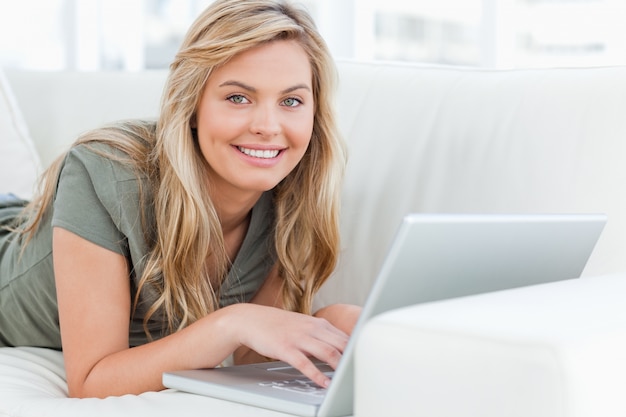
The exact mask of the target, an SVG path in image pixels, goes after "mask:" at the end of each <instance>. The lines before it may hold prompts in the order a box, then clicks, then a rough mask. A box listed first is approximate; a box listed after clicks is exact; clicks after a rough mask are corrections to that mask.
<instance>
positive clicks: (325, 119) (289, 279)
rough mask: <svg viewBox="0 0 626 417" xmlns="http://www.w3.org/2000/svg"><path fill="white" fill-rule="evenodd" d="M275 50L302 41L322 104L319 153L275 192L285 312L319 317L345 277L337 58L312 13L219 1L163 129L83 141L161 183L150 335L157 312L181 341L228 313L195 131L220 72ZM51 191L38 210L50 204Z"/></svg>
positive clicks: (150, 270)
mask: <svg viewBox="0 0 626 417" xmlns="http://www.w3.org/2000/svg"><path fill="white" fill-rule="evenodd" d="M275 40H294V41H296V42H298V43H299V45H300V46H301V47H302V48H303V49H304V51H305V52H306V54H307V55H308V57H309V60H310V63H311V69H312V74H313V80H312V84H313V95H314V99H315V105H316V109H315V116H314V126H313V133H312V137H311V142H310V145H309V147H308V149H307V151H306V153H305V155H304V157H303V159H302V160H301V161H300V163H299V164H298V165H297V166H296V168H295V169H294V170H293V171H292V172H291V173H290V174H289V175H288V176H287V177H286V178H285V179H284V180H283V181H282V182H281V183H280V184H279V185H278V186H277V187H276V188H275V206H276V224H275V236H274V238H275V239H274V240H275V245H276V246H275V249H276V255H277V258H278V259H277V263H278V265H277V268H278V273H279V276H280V277H281V278H282V280H283V286H282V293H281V299H282V301H283V305H284V308H286V309H288V310H292V311H299V312H303V313H307V314H310V313H311V309H312V300H313V295H314V294H315V292H316V291H317V290H318V289H319V288H320V287H321V285H322V284H323V283H324V282H325V281H326V279H327V278H328V277H329V276H330V274H331V272H332V271H333V269H334V268H335V265H336V261H337V258H338V255H339V220H338V217H339V192H340V187H341V179H342V177H343V170H344V165H345V148H344V144H343V142H342V141H341V139H340V136H339V134H338V130H337V126H336V122H335V118H334V112H333V109H332V102H333V98H332V93H333V91H334V88H335V76H336V73H335V67H334V64H333V61H332V58H331V56H330V53H329V51H328V49H327V47H326V44H325V42H324V41H323V39H322V38H321V37H320V35H319V33H318V32H317V30H316V28H315V25H314V23H313V21H312V19H311V18H310V16H309V15H308V13H306V12H305V11H304V10H302V9H299V8H296V7H294V6H293V5H291V4H290V3H288V1H286V0H218V1H216V2H214V3H213V4H212V5H211V6H209V7H208V8H207V9H206V10H205V11H204V12H203V13H202V14H201V15H200V16H199V17H198V18H197V19H196V21H195V22H194V23H193V24H192V26H191V27H190V29H189V31H188V32H187V35H186V38H185V40H184V42H183V44H182V46H181V48H180V50H179V52H178V54H177V55H176V58H175V60H174V62H173V63H172V64H171V66H170V74H169V77H168V80H167V83H166V86H165V90H164V95H163V99H162V103H161V111H160V116H159V118H158V121H157V124H156V130H154V129H151V128H150V126H149V125H148V124H141V123H131V124H125V125H122V126H118V127H117V128H109V129H101V130H98V131H95V132H93V133H91V134H90V135H87V136H86V137H83V138H81V139H80V140H79V141H78V142H79V143H84V142H89V141H102V140H103V141H107V142H108V143H111V144H113V146H115V147H117V148H121V149H122V150H123V151H124V152H125V153H127V154H128V155H129V158H130V161H131V162H132V163H133V164H134V166H135V167H136V169H137V171H138V172H141V173H143V174H145V175H146V176H148V177H149V178H150V180H151V181H153V182H152V184H151V186H152V187H153V192H154V214H155V219H156V228H155V230H156V232H154V233H152V234H151V235H150V236H147V237H146V238H147V239H149V243H150V245H151V251H150V254H149V256H148V258H147V260H146V261H145V269H144V272H143V274H142V276H141V278H140V281H139V285H138V290H137V296H136V297H135V306H136V305H137V302H138V300H139V294H140V291H141V289H142V288H143V287H145V286H150V287H153V288H155V289H156V290H157V293H158V294H159V296H158V298H157V299H156V300H155V301H154V303H153V304H152V305H151V306H150V307H149V309H148V311H147V315H146V317H145V318H144V327H145V328H146V331H147V322H148V320H149V319H150V317H151V316H153V315H154V314H155V313H157V312H158V313H159V314H160V315H161V314H162V317H163V318H164V320H165V321H166V322H167V327H168V331H174V330H177V329H181V328H183V327H185V326H187V325H189V324H191V323H192V322H194V321H196V320H198V319H200V318H201V317H203V316H205V315H207V314H208V313H210V312H212V311H214V310H216V309H217V308H219V304H218V298H219V286H220V284H221V282H222V280H223V279H224V278H225V277H226V275H227V273H228V269H229V267H230V260H229V259H228V256H227V254H226V249H225V245H224V239H223V234H222V229H221V225H220V221H219V218H218V216H217V213H216V210H215V207H214V205H213V202H212V201H211V199H210V197H209V196H210V193H209V189H208V187H210V184H207V181H206V179H207V178H208V174H207V168H208V167H207V163H206V161H205V160H204V158H203V157H202V155H201V153H200V152H199V149H198V145H197V141H196V140H195V139H194V134H193V131H192V129H191V127H190V121H191V120H193V119H194V118H195V112H196V108H197V106H198V103H199V100H200V97H201V94H202V91H203V88H204V85H205V83H206V81H207V79H208V78H209V76H210V74H211V72H212V71H213V69H214V68H216V67H219V66H221V65H224V64H225V63H226V62H228V60H229V59H231V58H232V57H234V56H235V55H237V54H239V53H242V52H244V51H246V50H249V49H251V48H254V47H257V46H259V45H262V44H264V43H267V42H272V41H275ZM137 138H141V140H137ZM133 143H134V144H133ZM59 166H60V161H59V162H57V163H56V167H55V166H53V167H52V168H51V172H50V173H48V174H47V177H48V178H51V177H54V176H56V175H58V169H59ZM51 183H52V181H48V185H47V186H46V187H47V189H46V190H45V191H44V193H43V195H42V196H41V197H40V198H39V199H38V200H36V201H34V202H33V205H35V206H38V207H40V208H41V207H42V206H43V207H46V206H47V205H48V204H49V203H50V201H51V198H52V197H51V195H52V192H53V189H54V186H52V185H50V184H51ZM42 212H43V210H41V209H40V210H39V213H42ZM39 216H41V214H39ZM37 221H38V220H36V222H37ZM36 222H35V223H36ZM34 227H36V224H33V223H31V226H30V229H31V230H32V229H33V228H34ZM153 228H154V226H153Z"/></svg>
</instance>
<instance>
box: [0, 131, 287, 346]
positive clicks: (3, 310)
mask: <svg viewBox="0 0 626 417" xmlns="http://www.w3.org/2000/svg"><path fill="white" fill-rule="evenodd" d="M94 149H98V150H100V151H101V152H96V151H94ZM102 151H103V152H105V153H106V152H108V153H109V154H111V153H112V152H113V153H114V152H117V151H113V150H112V149H111V148H109V147H108V146H107V145H103V144H99V145H89V146H86V145H79V146H77V147H74V148H73V149H72V150H70V152H69V153H68V155H67V156H66V158H65V161H64V163H63V167H62V171H61V174H60V177H59V184H58V188H57V191H56V195H55V198H54V203H53V205H52V207H51V209H50V210H48V212H47V213H46V214H45V216H44V219H43V222H42V224H41V226H40V227H39V229H38V231H37V233H36V234H35V236H34V238H33V239H32V240H31V242H30V243H29V244H28V245H26V247H25V248H24V251H23V253H22V254H20V252H21V251H22V244H21V243H22V240H21V239H18V238H17V237H16V235H15V234H14V233H12V232H8V231H6V230H0V346H40V347H49V348H54V349H61V337H60V333H59V319H58V312H57V302H56V291H55V284H54V272H53V267H52V227H61V228H64V229H67V230H69V231H70V232H72V233H75V234H77V235H78V236H81V237H82V238H84V239H87V240H89V241H90V242H93V243H95V244H97V245H99V246H101V247H103V248H106V249H108V250H111V251H113V252H115V253H119V254H121V255H123V256H124V257H125V258H126V259H127V261H128V265H129V270H130V276H129V279H130V281H131V285H130V287H131V297H132V298H131V300H134V297H135V293H136V289H137V284H138V280H139V278H140V277H141V274H142V272H143V268H144V262H143V261H144V259H145V258H146V256H147V254H148V250H149V248H148V243H147V242H146V236H150V235H151V233H154V230H151V229H152V228H154V227H155V221H154V216H153V213H152V211H151V207H152V204H151V203H152V200H153V199H152V195H151V190H150V187H149V185H148V184H147V181H146V180H145V178H141V177H140V176H137V174H136V173H135V172H134V171H133V170H132V169H130V168H129V167H127V166H125V165H123V164H122V163H121V162H119V161H116V160H114V159H111V158H107V157H104V156H103V155H102V153H103V152H102ZM3 191H4V190H0V192H3ZM7 191H10V190H7ZM140 194H141V195H142V196H143V199H144V202H145V203H146V204H145V205H144V207H147V210H144V213H143V215H144V218H143V219H142V213H141V208H140ZM19 211H20V208H18V207H5V208H0V225H2V224H8V223H9V222H11V221H12V220H13V219H14V218H15V216H16V215H17V214H18V213H19ZM144 225H147V226H146V227H147V228H149V229H148V230H146V229H145V228H144ZM273 228H274V206H273V201H272V193H271V192H267V193H264V194H263V196H262V197H261V199H260V200H259V201H258V202H257V204H256V205H255V206H254V208H253V210H252V217H251V221H250V226H249V228H248V231H247V234H246V236H245V239H244V242H243V244H242V246H241V249H240V250H239V253H238V254H237V257H236V259H235V260H234V262H233V264H232V266H231V269H230V271H229V274H228V276H227V277H226V279H225V281H224V283H223V284H222V287H221V290H220V294H219V300H220V304H221V305H222V306H225V305H229V304H233V303H237V302H246V301H249V300H250V299H251V298H252V296H253V295H254V294H255V292H256V291H257V290H258V288H259V287H260V286H261V284H262V282H263V280H264V279H265V277H266V276H267V275H268V273H269V271H270V269H271V268H272V266H273V264H274V262H275V258H276V257H275V255H274V254H275V250H274V238H273ZM89 278H90V277H89V276H84V277H82V278H81V279H86V280H88V279H89ZM144 288H145V287H144ZM155 296H156V292H155V290H154V288H151V287H150V288H145V289H144V290H142V292H141V295H140V299H139V300H140V301H139V303H138V306H137V309H136V311H135V313H134V315H133V316H132V319H131V322H130V329H129V337H130V346H137V345H141V344H144V343H147V341H148V338H147V336H146V334H145V332H144V328H143V319H144V317H145V313H146V310H147V308H148V307H149V306H150V305H151V304H152V301H153V300H154V299H155ZM153 317H155V318H154V319H152V318H151V322H150V323H149V329H150V332H151V334H152V337H153V338H154V339H158V338H159V337H162V336H163V335H164V334H165V324H164V323H163V321H162V320H161V319H160V317H161V315H160V314H155V315H154V316H153ZM97 331H98V330H97V329H94V333H93V334H90V335H85V337H94V336H97Z"/></svg>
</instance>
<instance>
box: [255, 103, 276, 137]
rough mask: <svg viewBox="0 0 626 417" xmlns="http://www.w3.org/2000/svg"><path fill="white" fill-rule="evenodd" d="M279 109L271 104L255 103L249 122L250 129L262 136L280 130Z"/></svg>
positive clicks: (267, 135)
mask: <svg viewBox="0 0 626 417" xmlns="http://www.w3.org/2000/svg"><path fill="white" fill-rule="evenodd" d="M278 112H279V109H276V108H275V106H274V105H272V104H262V105H261V104H260V105H257V106H256V107H255V109H254V111H253V115H252V120H251V122H250V131H251V132H252V133H253V134H255V135H258V136H261V137H263V138H270V137H273V136H276V135H278V134H279V133H280V132H281V125H280V117H279V114H278Z"/></svg>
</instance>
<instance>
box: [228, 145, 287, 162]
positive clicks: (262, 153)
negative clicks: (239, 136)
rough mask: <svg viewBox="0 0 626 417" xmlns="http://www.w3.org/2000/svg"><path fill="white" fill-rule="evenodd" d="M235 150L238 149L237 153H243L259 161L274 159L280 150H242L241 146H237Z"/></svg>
mask: <svg viewBox="0 0 626 417" xmlns="http://www.w3.org/2000/svg"><path fill="white" fill-rule="evenodd" d="M237 149H239V152H241V153H244V154H246V155H248V156H251V157H253V158H260V159H272V158H276V157H277V156H278V154H279V153H280V150H278V149H265V150H262V149H249V148H244V147H242V146H237Z"/></svg>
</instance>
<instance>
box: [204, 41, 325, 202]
mask: <svg viewBox="0 0 626 417" xmlns="http://www.w3.org/2000/svg"><path fill="white" fill-rule="evenodd" d="M312 89H313V87H312V72H311V65H310V63H309V59H308V56H307V55H306V53H305V52H304V50H303V49H302V47H301V46H300V45H299V44H298V43H297V42H296V41H282V40H281V41H273V42H270V43H268V44H266V45H262V46H258V47H256V48H253V49H251V50H249V51H246V52H242V53H241V54H239V55H236V56H235V57H234V58H233V59H231V60H230V61H228V63H226V64H225V65H223V66H221V67H219V68H217V69H216V70H215V71H213V73H212V74H211V75H210V76H209V79H208V80H207V83H206V86H205V88H204V91H203V93H202V97H201V99H200V103H199V106H198V109H197V113H196V120H195V126H196V127H197V131H198V141H199V145H200V150H201V152H202V155H203V156H204V158H205V159H206V161H207V162H208V164H209V166H210V169H209V172H210V176H211V183H212V189H213V190H215V191H216V192H218V193H246V195H255V194H259V193H261V192H263V191H267V190H270V189H272V188H274V187H275V186H276V185H277V184H278V183H279V182H280V181H282V180H283V179H284V178H285V177H286V176H287V175H288V174H289V173H290V172H291V171H292V170H293V169H294V167H295V166H296V165H297V164H298V162H299V161H300V160H301V159H302V156H303V155H304V153H305V151H306V149H307V147H308V146H309V142H310V140H311V134H312V131H313V118H314V109H315V103H314V99H313V91H312Z"/></svg>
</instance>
